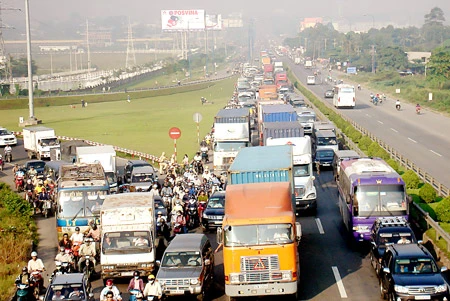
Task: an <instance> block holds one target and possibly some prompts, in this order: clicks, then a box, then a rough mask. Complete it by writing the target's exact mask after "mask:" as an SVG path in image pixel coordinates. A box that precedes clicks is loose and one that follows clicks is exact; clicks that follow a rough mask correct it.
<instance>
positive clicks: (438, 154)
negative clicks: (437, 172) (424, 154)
mask: <svg viewBox="0 0 450 301" xmlns="http://www.w3.org/2000/svg"><path fill="white" fill-rule="evenodd" d="M430 152H432V153H433V154H435V155H437V156H439V157H442V155H441V154H440V153H436V152H435V151H434V150H432V149H430Z"/></svg>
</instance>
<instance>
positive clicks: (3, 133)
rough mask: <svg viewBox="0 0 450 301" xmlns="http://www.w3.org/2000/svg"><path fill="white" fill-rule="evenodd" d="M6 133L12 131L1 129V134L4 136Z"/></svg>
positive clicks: (9, 133) (8, 133)
mask: <svg viewBox="0 0 450 301" xmlns="http://www.w3.org/2000/svg"><path fill="white" fill-rule="evenodd" d="M4 135H12V133H11V132H10V131H8V130H7V129H1V130H0V136H4Z"/></svg>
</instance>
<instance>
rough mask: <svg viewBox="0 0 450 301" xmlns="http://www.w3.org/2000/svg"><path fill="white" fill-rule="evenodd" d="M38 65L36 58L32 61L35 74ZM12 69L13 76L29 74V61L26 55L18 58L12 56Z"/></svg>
mask: <svg viewBox="0 0 450 301" xmlns="http://www.w3.org/2000/svg"><path fill="white" fill-rule="evenodd" d="M37 69H38V67H37V66H36V62H35V61H34V60H32V61H31V70H32V73H33V74H36V71H37ZM11 71H12V76H13V77H25V76H28V61H27V58H26V57H21V58H18V59H14V58H11Z"/></svg>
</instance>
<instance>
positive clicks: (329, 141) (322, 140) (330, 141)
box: [316, 137, 337, 146]
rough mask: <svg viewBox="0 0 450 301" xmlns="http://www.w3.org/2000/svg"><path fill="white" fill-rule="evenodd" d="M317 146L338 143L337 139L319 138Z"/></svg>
mask: <svg viewBox="0 0 450 301" xmlns="http://www.w3.org/2000/svg"><path fill="white" fill-rule="evenodd" d="M316 143H317V145H322V146H323V145H336V144H337V141H336V138H335V137H318V138H317V141H316Z"/></svg>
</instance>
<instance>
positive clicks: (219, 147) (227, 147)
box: [214, 142, 247, 152]
mask: <svg viewBox="0 0 450 301" xmlns="http://www.w3.org/2000/svg"><path fill="white" fill-rule="evenodd" d="M244 147H247V143H246V142H217V143H216V145H215V146H214V151H215V152H237V151H238V150H240V149H241V148H244Z"/></svg>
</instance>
